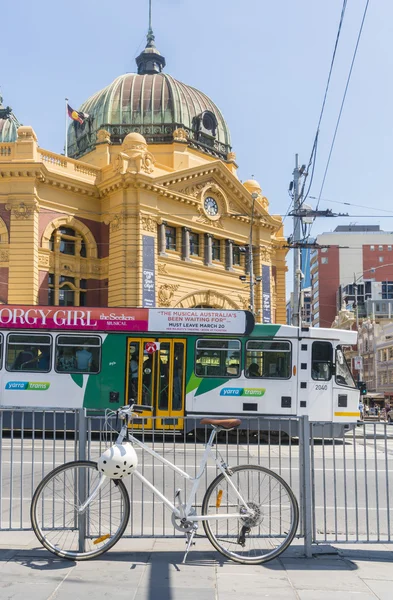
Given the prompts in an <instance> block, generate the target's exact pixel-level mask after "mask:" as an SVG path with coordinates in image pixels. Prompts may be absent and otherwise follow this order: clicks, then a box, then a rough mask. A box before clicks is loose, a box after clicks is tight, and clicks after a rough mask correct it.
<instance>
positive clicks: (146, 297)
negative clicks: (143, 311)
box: [142, 235, 156, 308]
mask: <svg viewBox="0 0 393 600" xmlns="http://www.w3.org/2000/svg"><path fill="white" fill-rule="evenodd" d="M142 246H143V275H142V306H143V307H146V308H152V307H153V306H155V305H156V281H155V279H156V277H155V269H154V237H152V236H151V235H143V236H142Z"/></svg>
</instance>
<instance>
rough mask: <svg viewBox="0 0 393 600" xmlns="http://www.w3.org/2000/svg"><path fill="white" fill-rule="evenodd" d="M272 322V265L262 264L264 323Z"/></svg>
mask: <svg viewBox="0 0 393 600" xmlns="http://www.w3.org/2000/svg"><path fill="white" fill-rule="evenodd" d="M271 322H272V311H271V295H270V267H269V266H268V265H262V323H271Z"/></svg>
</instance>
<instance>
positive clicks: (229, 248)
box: [225, 240, 233, 271]
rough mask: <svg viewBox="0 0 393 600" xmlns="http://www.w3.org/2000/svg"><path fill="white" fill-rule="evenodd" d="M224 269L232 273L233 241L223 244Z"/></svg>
mask: <svg viewBox="0 0 393 600" xmlns="http://www.w3.org/2000/svg"><path fill="white" fill-rule="evenodd" d="M225 268H226V270H227V271H233V240H226V242H225Z"/></svg>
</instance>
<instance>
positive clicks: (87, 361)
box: [75, 347, 93, 371]
mask: <svg viewBox="0 0 393 600" xmlns="http://www.w3.org/2000/svg"><path fill="white" fill-rule="evenodd" d="M75 357H76V364H77V368H78V370H79V371H90V368H91V363H92V362H93V355H92V353H91V352H90V351H89V350H88V349H87V348H86V347H83V348H79V349H78V350H77V351H76V353H75Z"/></svg>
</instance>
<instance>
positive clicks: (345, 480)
mask: <svg viewBox="0 0 393 600" xmlns="http://www.w3.org/2000/svg"><path fill="white" fill-rule="evenodd" d="M318 425H319V424H317V423H312V424H311V427H310V430H311V435H310V450H311V454H310V462H311V489H312V498H311V502H312V507H313V509H312V512H313V536H312V537H313V541H314V542H316V543H321V542H325V543H326V542H327V543H333V542H334V543H340V542H346V543H350V542H357V543H362V542H372V543H378V542H390V541H392V533H393V532H392V522H393V515H392V511H393V507H391V505H390V504H391V503H390V499H391V498H392V499H393V473H392V466H393V461H392V454H393V426H392V425H389V424H387V423H376V422H374V423H363V422H362V423H359V424H358V426H357V427H355V428H354V429H353V430H352V431H350V432H348V433H347V434H346V435H345V436H342V437H341V438H333V439H331V438H329V437H328V436H327V435H326V436H325V435H324V432H323V429H324V427H323V426H322V435H321V428H318V437H317V436H316V435H314V432H315V431H316V429H317V427H318Z"/></svg>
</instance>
